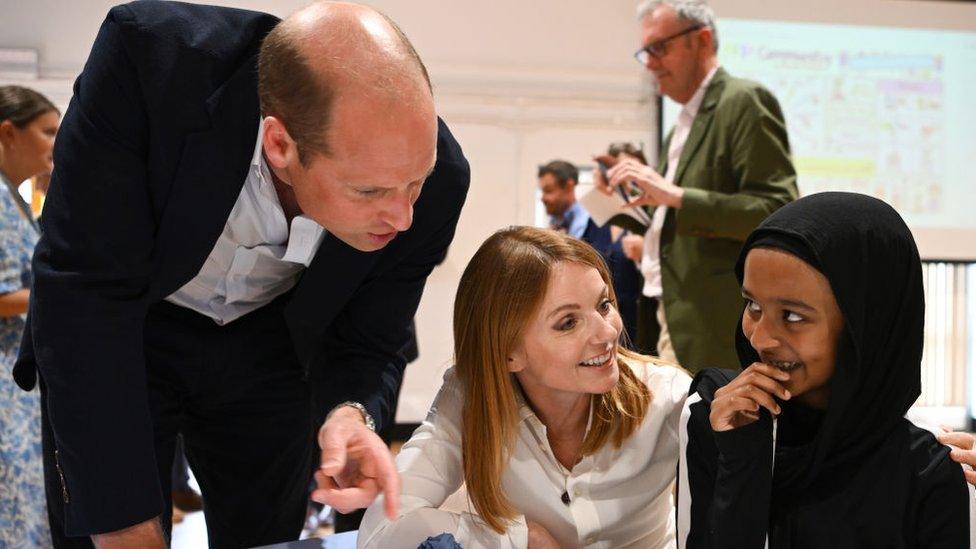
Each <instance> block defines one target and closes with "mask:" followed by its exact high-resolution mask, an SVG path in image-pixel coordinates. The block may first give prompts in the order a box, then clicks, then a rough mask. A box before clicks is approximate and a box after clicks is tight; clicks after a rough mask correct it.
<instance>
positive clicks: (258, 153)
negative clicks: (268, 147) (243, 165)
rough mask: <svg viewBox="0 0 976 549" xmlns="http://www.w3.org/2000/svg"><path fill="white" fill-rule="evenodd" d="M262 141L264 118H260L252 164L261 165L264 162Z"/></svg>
mask: <svg viewBox="0 0 976 549" xmlns="http://www.w3.org/2000/svg"><path fill="white" fill-rule="evenodd" d="M262 141H264V118H262V119H260V120H258V141H257V143H255V144H254V154H253V155H251V165H252V166H257V167H260V166H261V164H262V163H263V162H264V155H263V154H262V153H263V152H264V147H263V146H262Z"/></svg>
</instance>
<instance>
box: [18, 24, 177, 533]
mask: <svg viewBox="0 0 976 549" xmlns="http://www.w3.org/2000/svg"><path fill="white" fill-rule="evenodd" d="M128 14H129V12H128V11H127V8H126V7H124V6H121V7H117V8H114V9H113V10H112V11H111V12H110V13H109V15H108V17H107V19H106V20H105V22H104V23H103V25H102V27H101V29H100V30H99V32H98V36H97V38H96V40H95V44H94V46H93V48H92V51H91V55H90V56H89V59H88V62H87V63H86V65H85V68H84V71H83V72H82V74H81V76H80V77H79V78H78V80H77V81H76V82H75V86H74V96H73V98H72V100H71V103H70V105H69V107H68V109H67V112H66V113H65V117H64V121H63V123H62V125H61V129H60V131H59V133H58V139H57V143H56V149H55V154H54V158H55V168H54V175H53V181H52V184H51V189H50V193H49V195H48V198H47V203H46V206H45V211H44V217H43V227H44V230H43V236H42V238H41V240H40V242H39V243H38V246H37V249H36V253H35V256H34V259H33V267H34V277H35V278H34V287H33V293H32V296H31V298H32V299H31V315H30V326H29V328H28V329H29V330H30V333H29V334H27V336H25V342H26V343H27V344H28V345H31V344H32V345H33V348H31V349H26V350H25V352H24V353H22V359H23V358H24V357H25V356H26V357H27V360H31V359H33V360H34V361H35V362H36V366H37V368H38V371H39V372H40V375H41V378H42V381H43V383H44V387H45V389H46V399H47V400H46V405H47V408H48V412H49V414H48V415H49V418H50V423H51V426H52V428H53V433H54V444H55V446H56V448H57V454H56V456H57V458H56V459H57V460H58V464H59V467H60V468H61V471H62V473H63V481H62V482H63V484H64V486H63V487H64V493H65V494H66V496H65V497H64V499H65V523H66V533H67V534H68V535H69V536H84V535H90V534H95V533H103V532H109V531H114V530H118V529H121V528H125V527H127V526H131V525H133V524H135V523H138V522H141V521H145V520H148V519H150V518H152V517H155V516H157V515H159V514H160V513H161V512H162V510H163V499H162V494H161V490H160V486H159V481H158V471H157V467H156V462H155V454H154V442H153V429H152V425H151V420H150V413H149V405H148V401H147V391H146V375H145V365H144V357H143V336H142V332H143V323H144V320H145V316H146V312H147V309H148V303H147V288H148V284H149V277H150V266H151V254H152V252H153V245H154V233H155V229H156V227H155V221H154V217H153V215H152V207H151V198H150V193H149V190H148V183H147V165H146V156H147V147H148V139H147V126H148V122H147V115H146V112H145V109H144V106H143V104H142V100H141V93H140V87H139V84H138V78H137V70H138V67H137V66H136V64H135V63H134V62H133V60H132V59H131V58H130V52H131V51H133V49H132V48H129V47H128V43H129V41H130V38H131V37H132V35H133V33H135V32H136V29H135V28H134V25H133V24H132V23H131V22H130V21H129V19H130V17H129V16H128Z"/></svg>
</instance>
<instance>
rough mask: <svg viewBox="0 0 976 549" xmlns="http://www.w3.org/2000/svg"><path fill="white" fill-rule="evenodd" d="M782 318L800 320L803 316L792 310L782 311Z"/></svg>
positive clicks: (792, 320) (788, 320)
mask: <svg viewBox="0 0 976 549" xmlns="http://www.w3.org/2000/svg"><path fill="white" fill-rule="evenodd" d="M783 318H784V319H785V320H786V321H787V322H802V321H803V317H802V316H800V315H798V314H796V313H794V312H793V311H783Z"/></svg>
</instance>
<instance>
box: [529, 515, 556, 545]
mask: <svg viewBox="0 0 976 549" xmlns="http://www.w3.org/2000/svg"><path fill="white" fill-rule="evenodd" d="M528 527H529V549H559V543H558V542H557V541H556V538H554V537H552V534H550V533H549V530H546V529H545V527H543V526H542V525H540V524H539V523H537V522H532V521H531V520H530V521H528Z"/></svg>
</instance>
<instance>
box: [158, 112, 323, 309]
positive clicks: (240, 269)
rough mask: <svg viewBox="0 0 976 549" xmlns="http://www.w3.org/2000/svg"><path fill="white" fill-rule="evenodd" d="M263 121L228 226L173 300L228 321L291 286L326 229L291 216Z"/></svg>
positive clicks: (319, 242)
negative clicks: (264, 142)
mask: <svg viewBox="0 0 976 549" xmlns="http://www.w3.org/2000/svg"><path fill="white" fill-rule="evenodd" d="M263 133H264V124H259V125H258V139H257V143H256V144H255V145H254V155H253V156H252V158H251V169H250V170H249V171H248V173H247V179H245V180H244V187H243V188H242V189H241V194H240V195H239V196H238V197H237V202H236V203H235V204H234V209H233V210H231V212H230V216H229V217H228V218H227V224H226V225H225V226H224V231H223V232H222V233H221V234H220V237H219V238H218V239H217V243H216V244H215V245H214V248H213V250H212V251H211V252H210V256H209V257H207V260H206V261H205V262H204V264H203V267H201V269H200V272H199V273H197V275H196V276H195V277H194V278H193V279H192V280H190V281H189V282H187V283H186V284H185V285H184V286H183V287H182V288H180V289H179V290H177V291H176V292H174V293H173V294H171V295H170V296H169V297H167V298H166V300H167V301H170V302H172V303H175V304H177V305H180V306H183V307H186V308H188V309H192V310H194V311H196V312H198V313H200V314H202V315H206V316H208V317H210V318H212V319H214V321H215V322H216V323H217V324H220V325H224V324H227V323H228V322H231V321H233V320H235V319H237V318H240V317H242V316H244V315H245V314H247V313H249V312H251V311H254V310H255V309H258V308H260V307H263V306H264V305H267V304H268V303H270V302H271V301H272V300H274V298H276V297H278V296H279V295H281V294H283V293H285V292H287V291H288V290H290V289H291V288H292V287H293V286H294V285H295V284H296V283H298V277H299V276H300V275H301V273H302V270H303V269H305V267H308V265H309V263H311V262H312V258H313V257H315V252H316V251H317V250H318V248H319V245H320V244H321V243H322V238H323V237H324V236H325V229H323V228H322V227H321V226H320V225H319V224H318V223H316V222H314V221H312V220H311V219H309V218H307V217H305V216H301V215H299V216H296V217H295V218H294V219H292V221H291V230H289V227H288V221H287V219H286V218H285V212H284V210H283V209H282V207H281V203H280V202H279V201H278V194H277V193H276V192H275V188H274V182H273V180H272V179H271V172H270V171H269V170H268V165H267V164H266V163H265V161H264V155H263V154H262V151H263V148H262V146H261V136H262V134H263Z"/></svg>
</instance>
